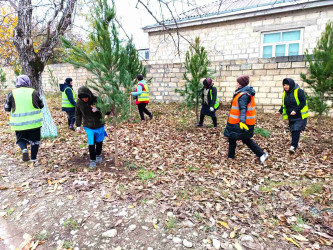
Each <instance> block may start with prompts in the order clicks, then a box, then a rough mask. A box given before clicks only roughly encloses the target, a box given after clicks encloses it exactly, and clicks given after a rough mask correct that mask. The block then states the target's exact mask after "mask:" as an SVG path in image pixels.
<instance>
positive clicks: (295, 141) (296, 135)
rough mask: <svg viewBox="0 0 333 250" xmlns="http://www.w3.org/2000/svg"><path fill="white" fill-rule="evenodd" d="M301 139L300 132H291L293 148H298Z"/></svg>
mask: <svg viewBox="0 0 333 250" xmlns="http://www.w3.org/2000/svg"><path fill="white" fill-rule="evenodd" d="M300 137H301V131H300V130H296V131H292V132H291V146H293V147H294V148H295V149H296V148H297V147H298V142H299V138H300Z"/></svg>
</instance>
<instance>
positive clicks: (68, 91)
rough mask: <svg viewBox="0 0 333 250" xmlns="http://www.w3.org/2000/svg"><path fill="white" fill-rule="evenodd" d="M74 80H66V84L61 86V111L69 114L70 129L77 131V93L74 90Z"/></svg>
mask: <svg viewBox="0 0 333 250" xmlns="http://www.w3.org/2000/svg"><path fill="white" fill-rule="evenodd" d="M72 85H73V80H72V78H66V80H65V82H64V84H60V91H61V92H62V96H61V100H62V101H61V110H62V111H65V112H66V113H67V120H68V128H69V129H70V130H73V131H75V129H74V123H75V105H76V102H75V93H74V90H73V87H72Z"/></svg>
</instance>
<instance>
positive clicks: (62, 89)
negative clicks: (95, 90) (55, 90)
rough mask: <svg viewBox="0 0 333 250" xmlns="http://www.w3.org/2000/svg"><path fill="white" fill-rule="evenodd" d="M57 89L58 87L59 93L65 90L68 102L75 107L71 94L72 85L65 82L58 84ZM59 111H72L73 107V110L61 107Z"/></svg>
mask: <svg viewBox="0 0 333 250" xmlns="http://www.w3.org/2000/svg"><path fill="white" fill-rule="evenodd" d="M59 87H60V91H61V92H64V90H65V89H66V92H65V93H66V95H67V98H68V100H69V102H70V103H71V104H72V105H74V106H76V102H75V100H74V96H73V93H72V89H73V87H72V85H70V84H68V83H66V82H65V83H64V84H59ZM61 110H62V111H74V110H75V107H74V108H64V107H62V108H61Z"/></svg>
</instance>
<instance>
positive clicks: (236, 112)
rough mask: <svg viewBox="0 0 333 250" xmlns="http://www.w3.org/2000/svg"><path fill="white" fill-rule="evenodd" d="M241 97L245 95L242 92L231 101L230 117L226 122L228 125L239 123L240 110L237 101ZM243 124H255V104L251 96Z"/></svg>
mask: <svg viewBox="0 0 333 250" xmlns="http://www.w3.org/2000/svg"><path fill="white" fill-rule="evenodd" d="M242 95H246V93H244V92H241V93H238V94H237V95H236V96H235V97H234V99H233V100H232V104H231V109H230V115H229V119H228V122H229V123H230V124H238V123H240V109H239V105H238V99H239V97H241V96H242ZM245 123H246V124H247V125H254V124H255V123H256V103H255V101H254V96H251V101H250V102H249V104H248V105H247V110H246V120H245Z"/></svg>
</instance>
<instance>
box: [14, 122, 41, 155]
mask: <svg viewBox="0 0 333 250" xmlns="http://www.w3.org/2000/svg"><path fill="white" fill-rule="evenodd" d="M40 130H41V128H34V129H28V130H22V131H16V132H15V134H16V139H17V140H16V144H17V145H18V146H19V147H20V149H21V150H23V149H28V148H27V145H28V144H30V145H31V160H36V158H37V153H38V149H39V144H40V138H41V132H40Z"/></svg>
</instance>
